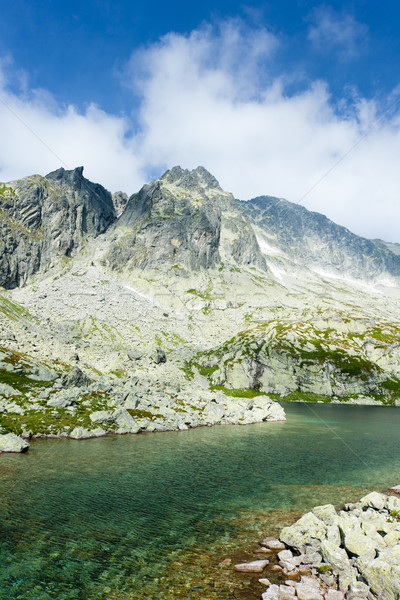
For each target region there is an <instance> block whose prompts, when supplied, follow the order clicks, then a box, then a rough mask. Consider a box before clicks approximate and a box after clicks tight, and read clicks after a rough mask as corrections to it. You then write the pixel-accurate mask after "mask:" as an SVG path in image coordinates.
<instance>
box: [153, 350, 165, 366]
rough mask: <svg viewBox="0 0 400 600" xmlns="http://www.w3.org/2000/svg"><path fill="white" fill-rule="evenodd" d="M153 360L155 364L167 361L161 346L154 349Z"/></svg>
mask: <svg viewBox="0 0 400 600" xmlns="http://www.w3.org/2000/svg"><path fill="white" fill-rule="evenodd" d="M153 360H154V362H155V363H156V365H158V364H160V363H165V362H166V361H167V356H166V354H165V352H164V350H163V349H162V348H157V349H156V351H155V353H154V356H153Z"/></svg>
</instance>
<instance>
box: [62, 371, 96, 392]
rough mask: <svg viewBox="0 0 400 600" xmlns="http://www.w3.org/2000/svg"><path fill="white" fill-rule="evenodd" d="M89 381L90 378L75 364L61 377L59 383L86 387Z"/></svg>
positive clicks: (66, 385) (67, 385) (65, 385)
mask: <svg viewBox="0 0 400 600" xmlns="http://www.w3.org/2000/svg"><path fill="white" fill-rule="evenodd" d="M91 383H92V381H91V379H90V378H89V377H88V376H87V375H85V373H84V372H83V371H82V370H81V369H80V368H79V367H77V366H74V367H72V369H71V370H70V371H69V372H68V373H65V374H64V375H63V376H62V378H61V384H62V385H63V386H64V387H87V386H89V385H90V384H91Z"/></svg>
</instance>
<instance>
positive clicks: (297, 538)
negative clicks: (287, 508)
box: [280, 512, 327, 552]
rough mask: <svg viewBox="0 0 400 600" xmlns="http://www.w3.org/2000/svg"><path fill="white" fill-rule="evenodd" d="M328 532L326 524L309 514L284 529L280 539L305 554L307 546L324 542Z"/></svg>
mask: <svg viewBox="0 0 400 600" xmlns="http://www.w3.org/2000/svg"><path fill="white" fill-rule="evenodd" d="M326 531H327V527H326V525H325V523H323V521H321V520H320V519H318V517H316V516H315V515H314V514H313V513H311V512H309V513H306V514H305V515H303V516H302V517H301V518H300V519H299V520H298V521H296V523H294V524H293V525H291V526H290V527H284V528H283V529H282V531H281V534H280V539H281V540H282V542H284V543H285V544H286V545H287V546H290V547H292V548H296V549H297V550H298V551H299V552H304V551H305V549H306V546H308V545H310V544H311V543H312V541H313V540H319V541H321V540H323V539H324V538H325V535H326Z"/></svg>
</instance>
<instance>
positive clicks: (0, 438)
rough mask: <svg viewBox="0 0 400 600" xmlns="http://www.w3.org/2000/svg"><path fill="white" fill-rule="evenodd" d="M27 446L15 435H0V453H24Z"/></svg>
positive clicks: (26, 443)
mask: <svg viewBox="0 0 400 600" xmlns="http://www.w3.org/2000/svg"><path fill="white" fill-rule="evenodd" d="M28 448H29V444H28V442H26V441H25V440H23V439H22V438H21V437H19V436H18V435H15V433H6V434H3V435H0V452H25V451H26V450H28Z"/></svg>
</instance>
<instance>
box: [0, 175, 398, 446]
mask: <svg viewBox="0 0 400 600" xmlns="http://www.w3.org/2000/svg"><path fill="white" fill-rule="evenodd" d="M0 209H1V212H0V230H1V234H2V235H1V238H0V239H1V241H0V244H1V245H0V283H1V285H2V286H3V289H2V291H1V292H0V427H1V428H2V431H3V433H5V432H7V431H12V432H17V433H21V432H22V431H23V432H24V435H27V436H28V435H30V434H29V432H33V433H34V434H35V435H68V436H72V437H91V436H95V435H104V433H105V432H108V431H114V432H119V433H124V432H138V431H143V430H145V431H154V430H165V429H187V428H188V427H194V426H197V425H206V424H207V425H210V424H215V423H250V422H255V421H260V420H261V421H262V420H271V419H272V420H276V419H282V418H284V414H283V409H282V408H281V407H280V406H279V405H278V404H277V403H276V401H277V400H279V401H280V402H282V401H290V400H301V401H309V402H316V401H323V402H347V403H358V404H379V405H382V404H383V405H395V406H396V405H397V404H400V305H399V300H400V278H399V260H400V253H399V245H398V244H390V243H386V242H383V241H381V240H366V239H364V238H362V237H359V236H357V235H355V234H353V233H351V232H350V231H348V230H347V229H345V228H344V227H341V226H339V225H336V224H335V223H333V222H332V221H330V220H329V219H327V218H326V217H324V216H323V215H320V214H318V213H312V212H310V211H307V210H306V209H305V208H302V207H299V206H297V205H294V204H291V203H289V202H286V201H285V200H281V199H278V198H272V197H269V196H265V197H260V198H255V199H253V200H250V201H248V202H242V201H239V200H235V198H234V197H233V196H232V194H230V193H228V192H226V191H224V190H223V189H221V187H220V186H219V184H218V182H217V180H216V179H215V178H214V177H213V176H212V175H211V174H210V173H208V171H206V170H205V169H204V168H203V167H198V168H197V169H194V170H192V171H189V170H186V169H182V168H181V167H174V168H173V169H171V170H169V171H167V172H166V173H164V175H162V177H160V178H159V179H157V180H155V181H153V182H151V183H149V184H147V185H145V186H143V188H142V189H141V190H139V191H138V192H137V193H135V194H133V195H131V196H130V197H129V198H128V196H127V195H126V194H124V193H122V192H117V193H116V194H113V195H111V194H110V193H109V192H108V191H107V190H105V189H104V188H103V187H102V186H100V185H98V184H95V183H92V182H90V181H88V180H87V179H85V178H84V177H83V172H82V168H81V167H80V168H77V169H74V170H73V171H65V170H64V169H59V170H57V171H55V172H54V173H50V174H49V175H47V176H46V177H40V176H37V175H36V176H32V177H26V178H24V179H22V180H18V181H14V182H10V183H6V184H3V185H0Z"/></svg>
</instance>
